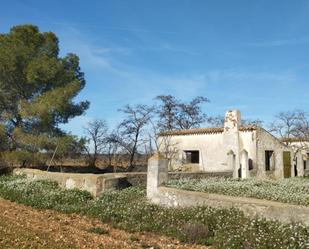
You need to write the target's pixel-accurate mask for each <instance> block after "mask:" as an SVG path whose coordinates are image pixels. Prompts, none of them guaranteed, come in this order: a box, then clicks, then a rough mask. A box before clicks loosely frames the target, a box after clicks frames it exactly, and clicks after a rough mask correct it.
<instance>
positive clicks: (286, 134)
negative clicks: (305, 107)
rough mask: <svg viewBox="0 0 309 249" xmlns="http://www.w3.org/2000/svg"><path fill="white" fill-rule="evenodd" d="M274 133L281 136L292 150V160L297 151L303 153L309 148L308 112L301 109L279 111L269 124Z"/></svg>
mask: <svg viewBox="0 0 309 249" xmlns="http://www.w3.org/2000/svg"><path fill="white" fill-rule="evenodd" d="M270 130H271V132H272V133H273V134H274V135H277V136H279V137H281V139H282V141H283V142H284V143H285V144H286V145H290V146H292V147H293V150H294V152H295V153H294V160H296V155H297V153H298V152H299V151H303V152H305V153H307V152H308V150H309V114H308V113H306V112H304V111H301V110H294V111H287V112H280V113H278V114H277V115H276V116H275V120H274V121H273V122H272V123H271V125H270Z"/></svg>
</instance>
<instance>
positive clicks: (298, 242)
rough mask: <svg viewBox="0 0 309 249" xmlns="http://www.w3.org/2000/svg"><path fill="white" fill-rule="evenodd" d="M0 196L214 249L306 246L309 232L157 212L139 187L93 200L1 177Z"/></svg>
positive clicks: (228, 217)
mask: <svg viewBox="0 0 309 249" xmlns="http://www.w3.org/2000/svg"><path fill="white" fill-rule="evenodd" d="M0 196H1V197H4V198H7V199H10V200H13V201H16V202H19V203H24V204H26V205H30V206H33V207H39V208H49V209H56V210H60V211H63V212H75V213H80V214H83V215H87V216H90V217H95V218H99V219H100V220H101V221H103V222H107V223H109V224H112V225H113V226H115V227H118V228H121V229H125V230H127V231H132V232H141V231H143V232H144V231H146V232H147V231H148V232H155V233H158V234H162V235H167V236H171V237H174V238H178V239H180V240H182V241H186V242H190V243H201V244H206V245H209V244H211V245H214V246H215V247H217V248H231V249H234V248H235V249H236V248H237V249H239V248H250V249H251V248H252V249H253V248H259V249H260V248H276V249H280V248H284V249H288V248H308V246H309V228H308V227H305V226H303V225H301V224H290V225H285V224H281V223H278V222H271V221H266V220H265V219H260V218H257V217H255V218H252V219H250V218H248V217H246V216H244V214H243V213H242V212H241V211H239V210H236V209H214V208H210V207H207V206H200V207H191V208H166V207H161V206H158V205H154V204H151V203H149V202H147V200H146V198H145V189H144V188H141V187H132V188H128V189H124V190H122V191H108V192H105V193H104V194H103V195H102V196H101V197H100V198H98V199H92V198H91V197H90V195H88V194H87V193H85V192H84V191H78V190H62V189H60V188H59V187H58V186H57V185H56V184H54V183H52V182H48V181H33V182H31V181H29V180H27V179H25V178H23V177H0ZM74 203H75V205H74ZM95 230H96V229H95ZM132 240H134V239H132Z"/></svg>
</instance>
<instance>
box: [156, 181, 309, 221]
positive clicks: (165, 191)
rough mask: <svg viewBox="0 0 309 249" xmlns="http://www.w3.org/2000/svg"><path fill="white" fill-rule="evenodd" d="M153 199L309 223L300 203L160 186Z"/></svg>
mask: <svg viewBox="0 0 309 249" xmlns="http://www.w3.org/2000/svg"><path fill="white" fill-rule="evenodd" d="M151 201H152V202H153V203H156V204H161V205H165V206H169V207H188V206H197V205H207V206H210V207H214V208H232V207H233V208H237V209H239V210H241V211H243V212H244V214H245V215H247V216H250V217H254V216H256V215H257V216H260V217H264V218H266V219H268V220H278V221H280V222H283V223H291V222H300V223H303V224H305V225H309V208H308V207H304V206H298V205H291V204H285V203H279V202H275V201H267V200H260V199H254V198H244V197H232V196H225V195H217V194H208V193H201V192H192V191H185V190H179V189H173V188H167V187H159V188H158V190H157V191H155V192H153V196H152V198H151Z"/></svg>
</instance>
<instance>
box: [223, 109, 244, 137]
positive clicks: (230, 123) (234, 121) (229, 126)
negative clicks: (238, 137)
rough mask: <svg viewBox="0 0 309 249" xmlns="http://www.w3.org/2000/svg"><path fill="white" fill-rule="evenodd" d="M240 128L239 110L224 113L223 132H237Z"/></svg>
mask: <svg viewBox="0 0 309 249" xmlns="http://www.w3.org/2000/svg"><path fill="white" fill-rule="evenodd" d="M240 126H241V114H240V111H239V110H229V111H227V112H226V113H225V119H224V131H225V132H228V131H238V130H239V128H240Z"/></svg>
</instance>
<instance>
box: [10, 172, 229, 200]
mask: <svg viewBox="0 0 309 249" xmlns="http://www.w3.org/2000/svg"><path fill="white" fill-rule="evenodd" d="M13 173H14V174H15V175H26V176H27V177H28V178H30V179H35V180H46V179H48V180H52V181H56V182H58V183H59V185H60V186H61V187H63V188H66V189H72V188H77V189H81V190H86V191H89V192H90V193H91V194H92V195H93V196H95V197H97V196H99V195H100V194H101V193H102V192H104V191H105V190H107V189H123V188H126V187H129V186H136V185H144V186H146V183H147V173H144V172H128V173H106V174H84V173H60V172H49V171H43V170H38V169H27V168H18V169H14V171H13ZM211 176H222V177H231V176H232V173H231V172H217V173H207V172H194V173H188V172H169V173H168V179H169V180H172V179H173V180H174V179H184V178H189V179H201V178H207V177H211Z"/></svg>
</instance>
